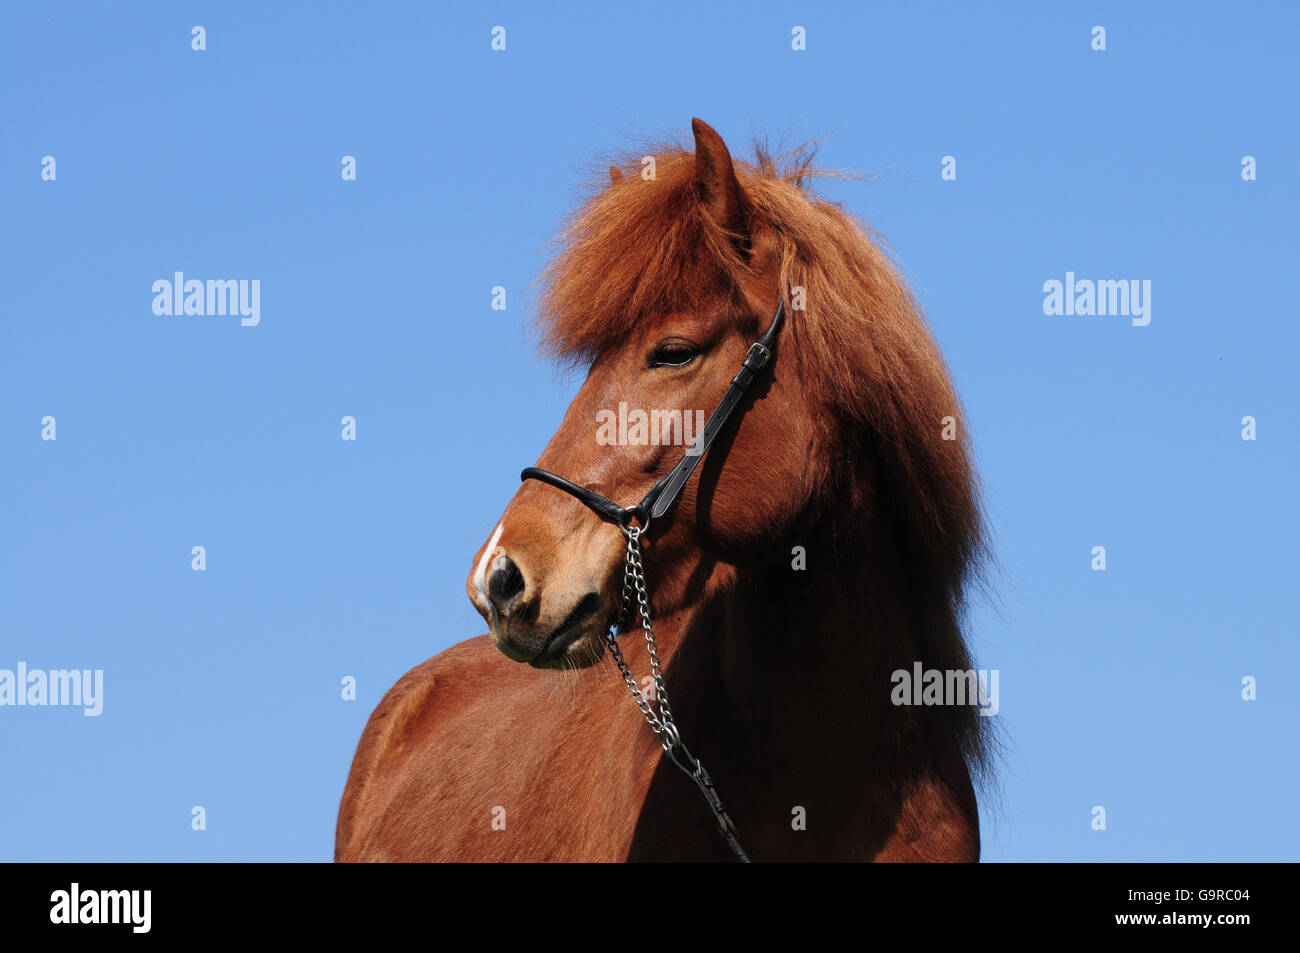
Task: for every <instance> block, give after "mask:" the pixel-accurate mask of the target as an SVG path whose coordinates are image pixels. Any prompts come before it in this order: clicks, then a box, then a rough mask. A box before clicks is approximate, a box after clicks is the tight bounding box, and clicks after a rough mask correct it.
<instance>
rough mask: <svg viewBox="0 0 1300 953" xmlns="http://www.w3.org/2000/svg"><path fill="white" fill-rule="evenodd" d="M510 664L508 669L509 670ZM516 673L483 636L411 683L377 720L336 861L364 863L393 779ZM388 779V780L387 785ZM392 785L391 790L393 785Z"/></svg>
mask: <svg viewBox="0 0 1300 953" xmlns="http://www.w3.org/2000/svg"><path fill="white" fill-rule="evenodd" d="M501 663H504V664H501ZM514 669H515V666H514V665H513V664H512V663H510V662H509V660H508V659H506V658H505V657H504V656H503V655H501V654H500V653H499V652H498V651H497V650H496V648H495V647H493V645H492V641H491V639H490V638H489V637H488V636H486V635H482V636H479V637H478V638H474V639H469V640H467V641H464V642H460V643H458V644H456V645H453V646H452V647H451V648H449V649H447V650H446V651H444V652H441V653H439V654H438V655H435V656H434V657H433V658H431V659H427V660H426V661H424V662H422V663H420V664H419V665H417V666H416V667H415V668H413V669H411V670H410V671H409V672H407V673H406V674H405V675H403V676H402V677H401V678H400V679H399V680H398V681H397V684H395V685H394V686H393V687H392V688H390V689H389V690H388V692H387V694H385V695H384V697H383V699H382V700H381V701H380V703H379V704H378V705H377V706H376V707H375V710H374V711H373V712H371V714H370V718H369V720H368V721H367V722H366V727H365V730H364V731H363V732H362V733H361V740H360V741H359V742H357V750H356V754H355V755H354V756H353V759H352V767H351V770H350V771H349V772H348V780H347V784H346V786H345V787H344V789H343V798H342V801H341V803H340V804H339V814H338V823H337V827H336V830H335V840H334V859H335V860H336V861H346V860H358V859H362V855H363V853H364V851H365V843H366V840H367V835H368V834H369V833H370V832H369V830H368V827H369V825H368V824H367V822H371V823H373V822H374V821H375V820H377V819H378V818H379V817H380V816H381V815H382V812H383V810H384V808H385V807H386V797H385V796H386V795H391V793H392V788H393V785H392V783H391V782H392V781H393V780H394V779H393V778H392V777H391V775H393V774H394V773H395V772H396V773H397V774H398V775H399V778H400V775H401V773H402V771H403V770H404V769H405V767H406V765H408V764H409V761H410V755H412V754H413V753H414V752H416V751H418V750H420V749H423V748H425V747H426V746H427V745H429V744H430V743H431V742H432V743H436V741H437V738H438V736H439V734H440V733H441V731H442V730H445V728H446V726H447V725H448V724H449V723H450V722H452V721H454V720H455V718H456V716H457V715H458V714H460V713H463V712H465V711H466V710H467V709H469V708H470V707H472V706H473V704H474V702H475V700H476V699H481V698H483V697H484V693H485V690H486V689H487V688H488V686H487V685H486V684H485V683H486V682H488V681H489V680H490V681H491V682H492V687H494V688H495V690H496V691H497V692H500V690H501V688H502V687H503V684H502V683H508V682H510V681H512V679H511V678H510V677H509V676H510V675H511V674H512V673H513V670H514ZM381 775H382V777H381ZM386 782H388V783H386Z"/></svg>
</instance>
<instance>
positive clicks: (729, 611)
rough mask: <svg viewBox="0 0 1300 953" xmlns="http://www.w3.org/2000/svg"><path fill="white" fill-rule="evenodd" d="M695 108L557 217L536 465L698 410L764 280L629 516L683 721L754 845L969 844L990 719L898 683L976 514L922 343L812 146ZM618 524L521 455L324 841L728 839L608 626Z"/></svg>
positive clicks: (506, 843) (954, 636)
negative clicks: (735, 398) (703, 444)
mask: <svg viewBox="0 0 1300 953" xmlns="http://www.w3.org/2000/svg"><path fill="white" fill-rule="evenodd" d="M692 127H693V130H694V139H695V143H694V152H693V153H692V152H691V151H690V150H688V149H686V148H682V147H676V146H672V147H665V148H664V149H663V151H662V152H661V153H660V154H658V155H656V157H655V162H654V166H653V174H649V173H647V174H644V175H643V174H641V171H640V170H641V168H642V165H641V162H640V161H636V160H630V161H629V162H627V163H626V165H625V168H626V169H628V173H629V174H627V175H626V176H624V175H623V174H622V173H621V172H620V171H619V169H618V167H613V168H611V178H612V180H613V181H612V184H610V185H609V186H608V187H607V188H605V189H603V190H601V191H599V192H598V193H597V194H595V195H594V196H593V197H592V198H591V199H590V200H589V201H588V202H587V203H586V205H585V206H583V208H582V209H581V210H580V211H579V213H578V214H577V215H576V216H575V217H574V218H573V219H572V221H571V222H570V224H569V225H568V226H567V227H566V229H565V231H564V233H563V234H562V237H561V248H560V252H559V255H558V256H557V258H556V260H555V261H554V262H553V263H552V264H551V265H550V266H549V268H548V270H547V272H546V276H545V278H546V281H545V294H544V296H543V299H542V307H541V315H540V316H541V320H542V323H543V328H544V330H545V333H546V343H547V345H548V346H549V349H550V351H551V352H552V353H554V354H556V355H557V356H559V357H560V358H562V359H567V360H569V361H571V362H576V363H580V364H581V365H582V366H585V367H588V368H589V370H588V372H587V376H586V380H585V382H584V383H583V385H582V388H581V389H580V391H579V392H578V395H577V396H576V397H575V398H574V400H573V403H572V404H571V405H570V407H569V409H568V413H567V414H566V415H565V417H564V420H563V422H562V423H561V425H560V429H559V430H558V431H557V432H556V434H555V436H554V437H553V438H552V439H551V441H550V443H549V445H548V446H547V447H546V449H545V451H544V452H543V453H542V456H541V458H540V460H539V461H538V465H539V466H540V467H545V468H546V469H548V470H551V471H554V472H555V473H559V474H562V475H564V476H565V477H567V478H568V479H569V480H571V481H573V482H574V483H577V484H581V485H583V486H585V487H589V488H591V489H593V490H595V491H597V492H598V493H600V494H603V495H604V496H605V497H607V498H609V499H610V500H614V501H619V502H620V504H631V503H633V502H635V501H636V500H639V499H641V498H642V497H643V496H644V495H645V494H646V492H647V490H649V489H650V487H651V486H652V485H653V484H655V482H656V481H657V480H659V479H660V478H661V477H663V476H664V474H666V473H667V472H668V471H669V470H670V469H671V468H672V467H673V466H674V464H676V463H677V461H678V460H679V459H681V457H682V455H683V452H684V448H683V446H681V444H682V438H681V434H680V432H679V431H677V430H676V429H674V428H676V427H677V417H676V416H675V415H673V414H665V413H663V411H669V410H672V411H684V412H685V413H684V414H683V417H684V418H685V419H684V421H683V425H684V426H683V427H682V428H681V429H682V430H685V429H687V428H691V427H692V423H693V422H694V421H696V420H697V419H698V418H697V416H696V415H695V413H694V411H696V410H700V411H703V412H705V413H707V412H708V411H709V410H710V409H711V408H713V407H714V406H715V405H716V404H717V403H718V402H719V400H720V398H721V397H722V395H723V394H724V392H726V390H727V387H728V383H729V381H730V380H731V377H732V375H733V374H734V373H735V372H736V369H737V368H738V367H739V366H740V365H741V361H742V359H743V358H744V357H745V355H746V350H747V348H748V347H749V345H750V343H751V342H753V341H754V340H755V338H756V337H757V336H758V334H760V333H761V332H762V331H763V330H764V329H765V328H767V326H768V322H769V321H771V319H772V318H771V316H772V314H773V313H774V311H775V310H776V306H777V303H778V302H781V301H784V302H785V311H786V315H787V319H786V321H785V325H784V329H783V330H782V331H781V333H780V337H779V339H778V341H777V343H776V345H775V348H774V352H775V353H774V356H773V357H772V359H771V362H770V365H769V366H767V367H766V368H765V369H764V370H763V371H762V374H761V376H759V377H758V378H756V379H755V381H754V383H753V385H752V386H751V388H750V389H749V391H748V392H747V393H746V394H745V397H744V399H743V401H742V402H741V403H740V404H739V405H738V406H737V408H736V411H735V413H734V414H733V415H732V416H731V418H730V420H729V421H728V423H727V425H726V426H725V427H724V429H723V430H722V431H720V433H719V436H718V438H717V440H716V441H715V442H714V443H713V444H712V446H711V447H709V448H708V450H707V453H706V454H705V455H704V457H703V463H702V465H701V466H699V467H698V469H697V470H696V472H695V474H694V476H693V477H692V478H691V480H690V482H689V483H688V484H687V486H686V488H685V491H684V492H683V494H682V495H681V497H680V498H679V499H678V501H677V503H676V506H675V508H674V509H672V510H671V512H669V513H668V514H667V515H666V516H665V517H664V518H663V519H661V520H656V521H655V523H654V525H653V526H652V527H651V528H650V529H649V530H648V531H647V535H646V539H645V541H644V564H645V578H646V583H647V588H648V591H649V597H650V602H651V605H652V607H653V612H654V623H655V625H654V629H655V632H656V634H657V637H658V645H659V655H660V657H661V658H662V660H663V671H664V679H665V681H664V685H665V687H666V688H667V690H668V694H669V696H670V698H671V700H672V710H673V713H674V715H675V718H676V723H677V725H678V727H679V728H680V731H681V735H682V738H683V740H684V741H685V743H686V744H687V745H688V746H689V748H690V749H691V751H692V752H694V754H695V755H696V756H697V757H698V758H699V759H700V761H702V762H703V763H704V764H705V765H706V766H707V768H708V771H709V773H710V774H711V775H712V777H713V779H714V781H715V782H716V785H717V791H718V792H719V794H720V795H721V796H722V798H723V799H724V800H725V803H726V808H727V811H728V812H729V814H730V816H731V818H732V819H733V820H734V822H735V825H736V828H737V829H738V831H739V836H740V840H741V842H742V843H743V845H744V847H745V849H746V850H747V851H748V853H749V855H750V856H751V857H752V858H753V859H754V860H755V861H776V860H788V861H798V860H904V861H906V860H926V861H929V860H945V861H946V860H962V861H973V860H977V859H978V857H979V843H980V842H979V826H978V824H979V822H978V815H977V811H976V798H975V786H974V784H973V782H972V779H973V778H974V779H978V777H979V772H980V769H981V768H982V766H983V764H984V751H985V747H986V743H985V733H984V731H983V730H982V722H983V719H981V718H980V717H979V715H978V712H977V710H976V708H975V707H974V706H973V704H966V705H947V706H945V705H935V706H932V705H925V706H921V705H917V706H909V705H896V704H894V703H893V702H892V701H891V689H892V688H893V682H892V680H891V674H892V673H894V672H895V671H897V670H905V671H908V672H911V671H912V670H913V663H914V662H918V661H919V662H920V663H922V665H923V667H924V668H926V669H931V668H934V669H940V670H968V669H969V668H970V664H971V663H970V659H969V656H968V652H967V649H966V646H965V641H964V638H963V634H962V631H961V628H960V618H961V611H962V606H963V587H964V584H966V583H967V582H968V581H969V580H970V578H971V576H972V574H973V573H974V571H975V570H976V569H977V568H978V567H979V565H981V556H982V553H983V546H982V533H981V526H982V521H981V516H980V507H979V505H978V501H977V498H976V488H975V481H974V476H973V471H972V466H971V460H970V450H969V445H968V441H967V439H966V436H965V432H964V428H963V427H962V425H961V421H962V415H961V411H960V408H959V405H958V402H957V399H956V396H955V395H954V392H953V389H952V386H951V384H950V383H949V379H948V375H947V371H946V369H945V366H944V363H943V360H942V358H941V357H940V355H939V352H938V349H937V348H936V346H935V344H934V342H933V340H932V338H931V336H930V334H929V332H928V330H927V327H926V325H925V322H924V320H923V319H922V318H921V316H920V314H919V310H918V308H917V306H916V304H915V302H914V301H913V299H912V297H911V295H910V293H909V291H908V290H907V288H906V286H905V285H904V283H903V281H902V280H901V279H900V277H899V275H898V273H897V271H896V270H895V268H894V266H893V265H892V263H891V262H890V260H889V258H888V257H887V256H886V255H885V254H884V253H883V252H882V251H881V250H880V248H879V247H878V246H877V243H876V241H874V240H873V238H871V237H869V233H868V232H867V231H866V230H865V229H864V228H863V226H861V225H859V224H858V223H857V222H855V221H854V220H853V219H852V218H851V217H850V216H848V215H846V214H845V213H844V212H842V211H841V210H839V209H838V208H837V207H835V206H832V205H830V204H828V203H826V202H824V201H821V200H818V199H816V198H814V197H812V196H811V195H809V194H808V193H807V191H806V190H805V180H807V179H808V178H809V176H811V175H812V174H814V173H813V172H812V170H811V167H810V158H811V154H810V152H809V151H808V150H804V151H802V152H800V153H798V154H796V155H795V156H794V158H793V160H791V161H787V162H786V163H785V164H784V165H782V166H781V167H778V163H777V162H776V161H774V160H773V159H772V158H771V157H770V156H769V155H768V153H767V152H766V150H764V149H762V148H759V149H758V150H757V157H756V161H755V162H754V163H753V164H749V163H743V162H733V160H732V158H731V155H730V153H729V152H728V150H727V147H726V145H725V144H724V143H723V141H722V139H721V138H720V137H719V136H718V134H717V133H716V132H714V130H713V129H711V128H710V127H709V126H707V125H706V124H704V123H703V122H700V121H699V120H695V121H694V122H693V124H692ZM633 170H635V171H633ZM620 405H623V406H622V407H620ZM629 408H630V410H629ZM652 409H653V410H655V411H659V413H655V414H653V415H651V414H650V413H649V412H650V411H651V410H652ZM638 410H640V411H643V413H642V414H641V416H640V417H637V416H636V414H635V412H636V411H638ZM616 416H617V417H626V419H627V421H628V424H627V425H626V428H625V429H624V424H622V423H620V424H618V425H615V424H613V423H612V421H613V420H614V418H615V417H616ZM646 417H650V419H651V420H652V421H657V422H658V423H659V425H660V433H651V434H647V433H646V428H645V425H644V424H645V418H646ZM665 421H669V422H670V423H669V424H667V425H665ZM652 429H653V428H652ZM690 433H691V434H692V435H693V434H694V433H695V431H694V429H691V431H690ZM614 437H617V438H618V439H613V438H614ZM661 437H662V438H663V439H660V438H661ZM521 462H522V461H521ZM625 553H626V540H625V538H624V536H623V534H622V533H620V531H619V528H618V527H617V526H612V525H610V524H609V523H608V522H603V521H602V520H601V519H600V518H598V517H597V515H595V514H593V512H592V511H591V510H589V509H588V508H586V507H584V506H583V505H582V503H581V502H579V501H578V500H577V499H575V498H574V497H573V496H571V495H569V494H568V493H564V492H560V491H559V490H557V489H556V488H555V487H554V486H548V485H546V484H544V483H541V482H536V481H529V482H525V483H524V484H523V485H522V486H521V487H520V489H519V491H518V492H517V493H516V494H515V496H514V498H513V499H512V500H511V501H510V503H509V505H508V506H507V507H506V509H505V512H504V514H503V515H502V517H501V519H500V521H499V523H498V524H497V525H496V527H495V528H494V530H493V532H492V534H491V538H490V539H489V540H488V541H487V542H486V543H485V544H484V546H483V548H482V549H480V550H479V552H478V553H477V554H476V555H475V557H474V560H473V563H472V568H471V572H470V578H469V581H468V592H469V598H470V600H471V601H472V602H473V603H474V605H475V606H476V607H477V609H478V610H479V611H480V612H481V613H483V615H484V618H485V619H486V620H487V621H488V622H489V625H490V628H491V633H490V635H484V636H480V637H479V638H476V639H471V640H469V641H467V642H462V643H460V644H459V645H456V646H453V647H452V648H450V649H448V650H447V651H445V652H443V653H441V654H440V655H437V656H435V657H434V658H432V659H429V660H428V661H426V662H424V663H423V664H421V665H419V666H417V667H416V668H414V669H412V670H411V671H410V672H409V673H407V674H406V675H405V676H404V677H403V678H402V679H401V680H400V681H399V682H398V683H397V685H396V686H394V687H393V688H392V689H391V690H390V691H389V692H388V694H387V695H386V696H385V697H384V699H383V701H382V702H380V704H379V707H378V708H376V709H375V711H374V713H373V714H372V715H371V716H370V721H369V723H368V724H367V725H366V728H365V732H364V734H363V735H362V737H361V741H360V743H359V745H358V747H357V752H356V757H355V759H354V761H353V763H352V770H351V773H350V775H349V777H348V782H347V788H346V790H345V791H344V794H343V802H342V804H341V806H340V808H339V817H338V830H337V839H336V846H335V857H336V859H337V860H343V861H359V860H389V861H407V860H462V861H497V860H519V861H542V860H550V861H579V860H600V861H618V860H693V861H728V860H733V859H734V857H733V854H732V852H731V850H730V849H729V848H728V844H727V842H726V841H724V840H723V838H721V837H719V836H718V825H717V823H716V821H715V817H714V815H713V814H712V813H711V812H710V811H709V809H708V807H707V805H706V804H705V802H704V800H703V799H701V797H700V792H699V790H697V788H696V785H694V784H692V783H691V781H690V780H689V779H688V778H686V777H684V776H683V775H682V774H680V773H679V772H678V771H677V770H676V768H675V767H674V765H673V764H672V763H671V762H670V761H669V759H668V758H667V757H665V756H664V750H663V749H662V748H661V746H660V744H659V743H658V741H657V739H656V736H655V735H654V734H653V733H652V732H651V729H650V728H649V727H648V726H647V724H646V721H645V720H644V719H643V717H642V713H641V712H640V711H638V707H637V705H636V704H635V702H634V700H633V698H632V697H631V695H630V694H629V691H628V688H627V687H626V686H625V684H624V682H623V680H622V679H621V678H620V677H619V674H618V672H617V670H616V669H615V668H614V665H613V664H612V662H611V661H610V660H609V658H608V657H607V656H608V655H609V654H610V653H609V651H608V650H607V648H606V644H607V643H606V639H607V638H608V637H609V631H610V627H611V624H612V623H613V622H614V620H615V617H616V616H617V615H618V612H619V607H620V603H621V598H622V590H623V573H624V559H625ZM622 628H623V629H625V630H627V631H626V634H624V635H623V637H622V638H620V639H619V640H618V643H617V644H618V645H620V646H621V647H622V650H623V653H624V655H625V656H626V659H627V663H628V665H629V666H630V668H631V671H632V672H633V673H634V674H635V677H636V679H638V680H639V679H642V678H643V677H644V676H647V675H649V674H650V671H651V668H650V661H651V660H650V659H649V657H648V650H647V646H646V642H645V640H644V639H643V638H641V635H642V634H643V633H642V631H641V630H640V629H639V628H637V627H636V625H635V623H632V622H625V623H624V624H623V626H622ZM521 662H524V663H527V664H523V665H521V664H519V663H521ZM539 669H552V670H554V671H539ZM651 684H652V683H651V681H650V680H649V679H646V681H644V682H643V683H642V687H646V688H649V687H651ZM651 704H653V701H651Z"/></svg>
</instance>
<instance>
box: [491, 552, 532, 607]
mask: <svg viewBox="0 0 1300 953" xmlns="http://www.w3.org/2000/svg"><path fill="white" fill-rule="evenodd" d="M487 592H488V598H489V599H491V600H492V602H493V604H494V605H495V606H496V607H497V611H499V612H506V611H508V610H509V609H510V607H511V606H513V605H514V604H515V603H516V602H517V601H518V600H519V597H520V596H521V595H523V592H524V574H523V573H521V572H520V571H519V567H518V566H516V565H515V563H514V560H512V559H511V558H510V557H509V556H498V557H497V561H496V563H495V564H494V565H493V566H492V571H491V572H490V573H488V577H487Z"/></svg>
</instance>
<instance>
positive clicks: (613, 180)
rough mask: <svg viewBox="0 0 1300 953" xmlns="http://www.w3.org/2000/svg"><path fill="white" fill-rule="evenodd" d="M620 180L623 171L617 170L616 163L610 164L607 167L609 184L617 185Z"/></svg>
mask: <svg viewBox="0 0 1300 953" xmlns="http://www.w3.org/2000/svg"><path fill="white" fill-rule="evenodd" d="M622 181H623V173H622V172H620V171H619V169H618V166H616V165H612V166H610V167H609V184H610V185H618V184H619V183H620V182H622Z"/></svg>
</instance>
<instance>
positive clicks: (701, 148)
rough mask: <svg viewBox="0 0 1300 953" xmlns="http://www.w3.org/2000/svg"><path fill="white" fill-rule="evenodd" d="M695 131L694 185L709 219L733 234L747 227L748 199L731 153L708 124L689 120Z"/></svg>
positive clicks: (698, 120) (697, 120)
mask: <svg viewBox="0 0 1300 953" xmlns="http://www.w3.org/2000/svg"><path fill="white" fill-rule="evenodd" d="M691 131H692V132H693V133H695V188H696V191H697V192H698V193H699V196H700V201H701V202H703V203H704V207H705V208H706V209H707V210H708V212H709V214H710V215H711V216H712V217H713V220H714V221H715V222H717V223H718V224H719V225H721V226H722V227H723V228H725V229H727V230H728V231H730V232H734V233H736V234H737V235H745V234H746V233H747V231H748V225H749V222H748V218H749V203H748V202H746V201H745V193H744V192H742V191H741V190H740V181H739V180H738V179H737V178H736V170H735V168H734V167H733V166H732V164H731V153H730V152H728V151H727V144H726V143H725V142H723V141H722V137H721V136H720V135H718V134H717V133H716V132H715V131H714V129H713V127H712V126H710V125H709V124H708V123H706V122H705V121H704V120H702V119H692V120H691Z"/></svg>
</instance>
